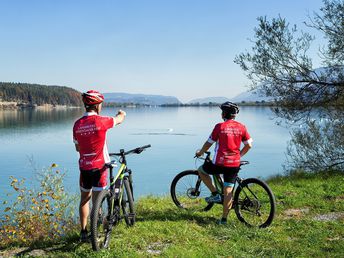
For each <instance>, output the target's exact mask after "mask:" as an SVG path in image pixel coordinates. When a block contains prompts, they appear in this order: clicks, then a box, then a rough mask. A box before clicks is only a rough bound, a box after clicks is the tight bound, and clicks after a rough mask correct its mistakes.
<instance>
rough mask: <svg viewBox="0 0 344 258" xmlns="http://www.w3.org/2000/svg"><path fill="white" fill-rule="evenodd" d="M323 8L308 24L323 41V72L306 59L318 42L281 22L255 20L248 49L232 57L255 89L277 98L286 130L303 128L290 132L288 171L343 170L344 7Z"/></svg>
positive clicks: (326, 4) (342, 4)
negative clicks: (288, 127)
mask: <svg viewBox="0 0 344 258" xmlns="http://www.w3.org/2000/svg"><path fill="white" fill-rule="evenodd" d="M323 3H324V4H323V7H322V8H321V9H320V11H321V13H320V14H318V13H314V14H313V18H312V17H310V24H307V25H308V26H309V27H311V28H314V29H316V30H318V31H319V32H320V33H322V34H323V35H324V38H325V39H327V42H326V43H327V44H326V46H324V47H323V48H322V49H321V50H320V53H319V56H320V57H321V58H322V61H323V63H324V64H325V65H327V67H323V68H319V69H314V67H313V64H312V59H311V58H310V56H309V55H308V52H309V49H310V46H311V45H312V44H313V42H314V41H315V40H316V38H315V37H313V36H312V35H311V34H309V33H307V32H302V31H301V32H300V31H299V30H298V29H297V27H296V25H294V26H290V25H289V23H288V22H287V21H286V20H285V19H283V18H281V17H278V18H274V19H271V20H268V19H267V18H266V17H259V18H258V26H257V28H255V34H254V39H253V40H252V42H253V46H252V48H251V50H250V51H246V52H244V53H241V54H239V55H238V56H237V57H236V58H235V62H236V63H237V64H239V65H240V66H241V68H242V69H243V70H244V71H245V72H246V73H247V76H248V78H249V79H251V81H252V83H253V88H255V89H256V90H257V91H258V92H261V93H262V94H263V95H266V96H270V97H273V98H274V99H275V102H276V106H275V107H274V108H273V111H274V112H275V114H276V115H277V116H278V117H279V118H282V119H285V120H284V121H286V122H287V124H288V125H290V124H291V125H295V124H296V125H300V124H301V125H302V129H299V128H296V129H295V128H292V127H291V130H293V132H292V136H293V138H292V140H291V141H290V145H289V147H288V153H287V154H288V158H289V162H290V163H289V164H287V166H286V167H289V168H292V169H295V168H304V169H307V170H313V171H316V170H321V169H324V168H326V169H333V168H337V169H343V162H344V153H343V146H344V143H343V141H344V130H343V126H342V125H343V124H344V116H343V113H344V112H343V111H344V110H343V109H344V58H343V56H344V47H343V42H344V2H343V1H337V0H332V1H331V0H324V1H323ZM314 119H317V120H318V121H317V122H314ZM321 119H324V120H326V122H320V120H321ZM296 122H299V124H297V123H296Z"/></svg>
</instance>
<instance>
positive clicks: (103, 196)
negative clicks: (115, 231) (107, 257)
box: [90, 190, 113, 251]
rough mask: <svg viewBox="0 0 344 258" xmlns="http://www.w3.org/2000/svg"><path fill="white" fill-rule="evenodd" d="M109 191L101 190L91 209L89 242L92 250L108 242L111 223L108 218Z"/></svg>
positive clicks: (109, 214) (109, 216) (96, 249)
mask: <svg viewBox="0 0 344 258" xmlns="http://www.w3.org/2000/svg"><path fill="white" fill-rule="evenodd" d="M110 202H111V193H110V191H108V190H105V191H102V192H101V193H100V194H99V195H98V197H97V200H96V201H95V203H94V205H93V207H92V211H91V217H90V218H91V242H92V248H93V250H94V251H98V250H100V249H102V248H107V247H108V246H109V243H110V236H111V230H112V225H110V223H109V220H110V219H111V218H112V217H113V214H112V213H111V207H110V205H111V203H110Z"/></svg>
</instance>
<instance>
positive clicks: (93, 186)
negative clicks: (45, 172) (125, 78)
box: [73, 90, 126, 241]
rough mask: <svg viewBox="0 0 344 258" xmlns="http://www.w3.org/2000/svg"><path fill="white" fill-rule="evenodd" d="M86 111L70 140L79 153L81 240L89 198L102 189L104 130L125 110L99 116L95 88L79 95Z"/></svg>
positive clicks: (99, 100) (104, 181)
mask: <svg viewBox="0 0 344 258" xmlns="http://www.w3.org/2000/svg"><path fill="white" fill-rule="evenodd" d="M82 100H83V102H84V105H85V109H86V113H85V114H84V116H83V117H81V118H80V119H78V120H77V121H76V122H75V124H74V127H73V140H74V143H75V148H76V151H77V152H79V154H80V158H79V168H80V191H81V198H80V207H79V215H80V224H81V233H80V238H81V241H87V239H88V233H87V218H88V215H89V201H90V199H91V197H92V200H95V199H96V197H97V195H98V194H99V193H100V191H102V190H103V189H105V188H106V185H107V169H106V167H105V163H107V162H110V157H109V154H108V150H107V146H106V131H107V130H108V129H110V128H112V127H114V126H115V125H118V124H120V123H122V122H123V120H124V118H125V116H126V113H125V112H124V111H122V110H119V111H118V113H117V115H116V116H115V117H109V116H100V115H99V114H100V112H101V110H102V102H103V101H104V96H103V95H102V94H101V93H99V92H98V91H95V90H89V91H87V92H86V93H83V94H82Z"/></svg>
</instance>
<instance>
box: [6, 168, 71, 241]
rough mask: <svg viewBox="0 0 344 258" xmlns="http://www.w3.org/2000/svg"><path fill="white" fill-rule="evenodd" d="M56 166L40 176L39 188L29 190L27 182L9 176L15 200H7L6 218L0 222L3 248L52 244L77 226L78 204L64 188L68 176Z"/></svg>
mask: <svg viewBox="0 0 344 258" xmlns="http://www.w3.org/2000/svg"><path fill="white" fill-rule="evenodd" d="M56 167H57V165H56V164H53V165H52V166H51V167H49V168H47V169H44V170H42V172H40V173H38V174H37V178H38V180H39V183H40V184H39V187H38V188H37V189H36V188H35V187H34V186H31V187H29V188H28V187H27V186H26V184H25V179H21V180H19V179H17V178H15V177H12V176H11V177H10V179H11V183H10V184H11V187H12V189H13V190H14V196H15V198H13V194H9V196H10V197H12V198H13V199H12V200H10V201H8V202H7V201H4V202H3V205H4V207H5V208H4V210H3V213H4V218H2V219H1V220H0V245H1V247H4V246H7V245H10V244H14V243H19V244H26V245H30V244H33V243H36V242H38V241H53V240H56V239H58V238H60V237H61V236H63V235H65V234H66V232H68V231H69V230H70V229H71V228H73V227H74V225H75V222H74V220H73V219H74V215H73V214H74V210H75V207H76V205H75V202H74V201H73V198H71V197H70V196H68V195H67V193H66V192H65V190H64V187H63V179H64V177H65V174H64V173H62V172H61V171H59V170H58V169H56Z"/></svg>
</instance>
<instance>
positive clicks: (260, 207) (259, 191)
mask: <svg viewBox="0 0 344 258" xmlns="http://www.w3.org/2000/svg"><path fill="white" fill-rule="evenodd" d="M275 206H276V204H275V197H274V195H273V193H272V191H271V189H270V188H269V186H268V185H267V184H266V183H264V182H263V181H261V180H259V179H257V178H248V179H245V180H243V181H242V182H241V183H240V184H239V186H238V187H237V189H236V191H235V194H234V209H235V213H236V215H237V217H238V219H239V220H240V221H241V222H244V223H245V224H246V225H248V226H253V227H260V228H265V227H267V226H269V225H270V224H271V222H272V220H273V218H274V215H275Z"/></svg>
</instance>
